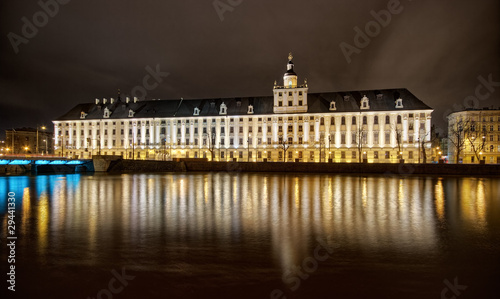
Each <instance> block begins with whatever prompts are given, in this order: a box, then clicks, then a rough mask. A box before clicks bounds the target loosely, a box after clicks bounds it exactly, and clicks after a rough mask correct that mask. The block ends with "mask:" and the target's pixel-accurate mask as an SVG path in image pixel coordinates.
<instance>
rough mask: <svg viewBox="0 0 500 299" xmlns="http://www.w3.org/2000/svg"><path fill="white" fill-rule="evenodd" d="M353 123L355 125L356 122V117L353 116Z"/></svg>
mask: <svg viewBox="0 0 500 299" xmlns="http://www.w3.org/2000/svg"><path fill="white" fill-rule="evenodd" d="M352 124H353V125H355V124H356V117H353V118H352Z"/></svg>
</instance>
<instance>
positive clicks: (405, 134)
mask: <svg viewBox="0 0 500 299" xmlns="http://www.w3.org/2000/svg"><path fill="white" fill-rule="evenodd" d="M401 118H403V140H402V141H405V142H406V141H408V116H407V115H405V116H404V117H403V116H401Z"/></svg>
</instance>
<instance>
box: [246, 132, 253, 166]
mask: <svg viewBox="0 0 500 299" xmlns="http://www.w3.org/2000/svg"><path fill="white" fill-rule="evenodd" d="M251 138H252V134H248V140H247V162H250V139H251Z"/></svg>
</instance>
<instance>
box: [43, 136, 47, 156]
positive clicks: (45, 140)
mask: <svg viewBox="0 0 500 299" xmlns="http://www.w3.org/2000/svg"><path fill="white" fill-rule="evenodd" d="M43 142H45V155H47V139H44V140H43Z"/></svg>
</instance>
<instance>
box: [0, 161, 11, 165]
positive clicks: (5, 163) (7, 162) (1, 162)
mask: <svg viewBox="0 0 500 299" xmlns="http://www.w3.org/2000/svg"><path fill="white" fill-rule="evenodd" d="M9 162H10V161H9V160H0V165H7V164H9Z"/></svg>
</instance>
